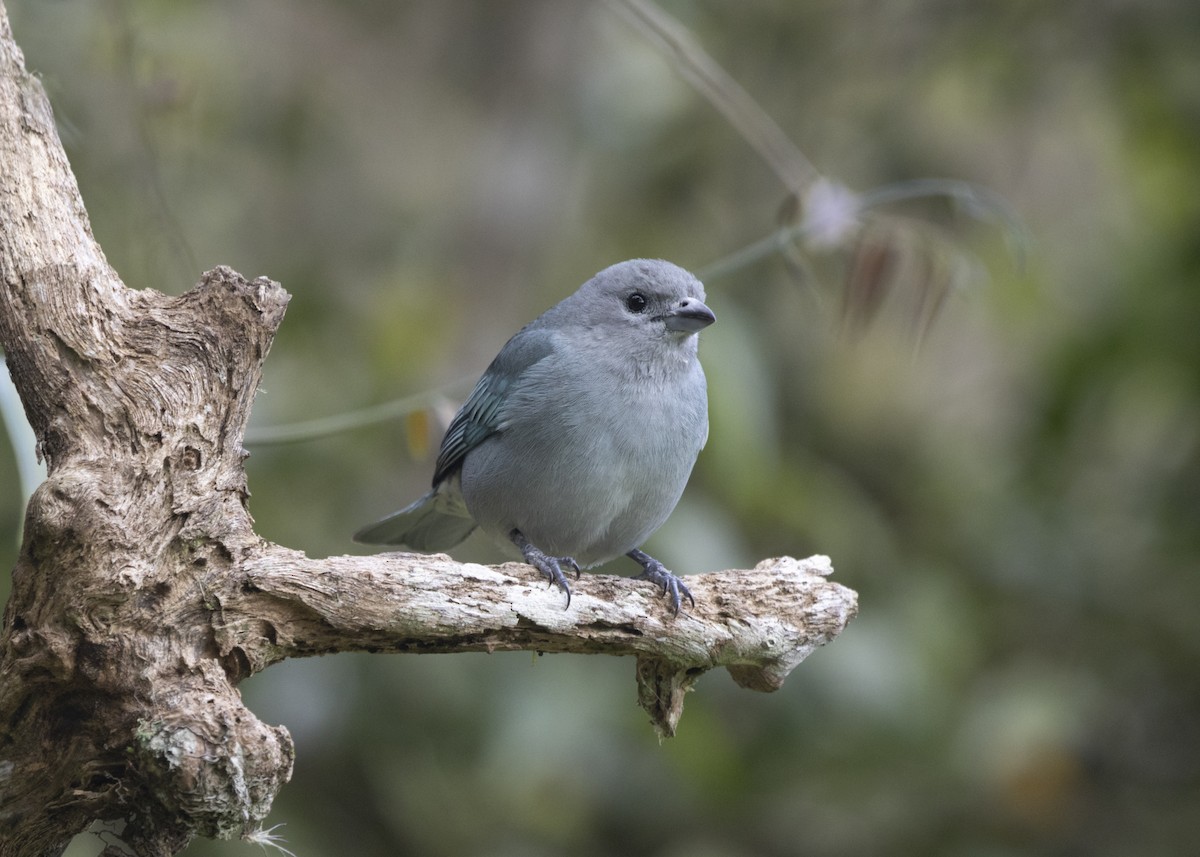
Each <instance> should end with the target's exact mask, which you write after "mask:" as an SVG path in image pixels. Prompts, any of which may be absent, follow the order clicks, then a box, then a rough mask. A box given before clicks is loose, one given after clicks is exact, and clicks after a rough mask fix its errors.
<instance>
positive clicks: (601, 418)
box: [354, 259, 716, 614]
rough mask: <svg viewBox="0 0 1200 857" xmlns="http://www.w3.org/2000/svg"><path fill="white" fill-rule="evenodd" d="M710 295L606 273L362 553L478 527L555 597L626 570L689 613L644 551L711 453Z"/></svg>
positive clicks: (457, 431)
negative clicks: (701, 351)
mask: <svg viewBox="0 0 1200 857" xmlns="http://www.w3.org/2000/svg"><path fill="white" fill-rule="evenodd" d="M715 320H716V316H714V315H713V312H712V310H710V309H709V308H708V307H707V306H705V305H704V286H703V285H702V284H701V283H700V281H699V280H697V279H696V278H695V277H694V276H692V275H691V274H689V273H688V272H687V271H685V270H683V269H682V268H679V267H677V266H675V265H672V264H671V263H670V262H664V261H662V260H657V259H656V260H650V259H633V260H631V261H627V262H620V263H618V264H616V265H613V266H612V267H609V268H606V269H604V270H603V271H601V272H600V273H598V274H596V276H594V277H592V278H591V279H590V280H588V281H587V282H586V283H584V284H583V286H581V287H580V289H579V290H578V291H577V292H575V294H573V295H571V296H570V297H568V298H566V299H565V300H563V301H561V302H560V303H558V304H556V305H555V306H553V307H551V308H550V309H548V310H547V311H546V312H544V313H543V314H542V315H540V316H539V317H538V318H536V319H534V320H533V321H531V322H530V323H529V324H527V325H525V327H523V328H522V329H521V330H520V331H519V332H518V333H517V334H516V335H515V336H514V337H513V338H512V339H510V340H509V341H508V342H507V343H506V344H505V346H504V347H503V348H501V349H500V353H499V354H497V355H496V359H494V360H493V361H492V363H491V365H490V366H488V368H487V371H486V372H484V373H483V377H482V378H480V379H479V383H477V384H476V385H475V389H474V390H473V391H472V392H471V395H470V397H469V398H468V399H467V401H466V403H465V404H464V405H463V406H462V408H460V409H459V411H458V413H457V414H456V415H455V417H454V419H453V420H452V421H451V423H450V426H449V428H447V430H446V436H445V437H444V438H443V439H442V445H441V449H440V450H439V452H438V458H437V465H436V467H435V468H434V473H433V489H432V490H431V491H430V492H429V493H427V494H425V495H424V496H423V497H421V498H420V499H419V500H417V501H416V502H415V503H413V504H412V505H410V506H407V507H406V508H404V509H401V510H400V511H399V512H395V513H393V514H391V515H389V516H388V517H386V518H384V519H383V520H381V521H379V522H377V523H374V524H371V525H370V526H368V527H364V528H363V529H361V530H359V531H358V532H357V533H356V534H355V536H354V539H355V541H358V542H364V543H367V544H389V545H405V546H407V547H410V548H413V549H415V550H420V551H444V550H446V549H448V548H451V547H453V546H454V545H456V544H458V543H459V542H461V541H462V540H463V539H465V538H466V537H467V536H468V535H470V533H471V532H472V531H473V530H474V529H475V527H476V526H478V527H481V528H482V529H483V531H484V532H485V533H488V534H489V535H491V536H492V537H493V538H495V539H496V540H497V541H499V542H500V543H501V544H510V545H515V546H516V548H518V549H519V550H520V552H521V555H522V556H523V557H524V558H525V561H526V562H527V563H529V564H530V565H532V566H534V567H535V568H537V569H538V570H539V571H541V572H542V574H544V575H546V577H548V578H549V580H550V582H551V584H558V586H560V587H561V588H562V590H563V591H564V592H565V593H566V594H567V606H570V603H571V587H570V586H569V584H568V583H567V578H566V576H565V575H564V573H563V572H564V569H570V570H571V571H573V572H574V573H575V576H576V577H578V576H579V570H580V568H581V567H582V568H590V567H592V566H595V565H599V564H600V563H603V562H607V561H608V560H610V559H613V558H615V557H618V556H621V555H622V554H624V555H625V556H628V557H630V558H631V559H633V560H634V561H635V562H637V563H638V564H639V565H641V567H642V569H643V571H642V573H641V574H640V575H638V578H637V579H639V580H649V581H651V582H652V583H654V584H656V585H658V586H659V587H660V588H661V589H662V591H663V594H664V595H669V596H670V599H671V604H672V606H673V607H674V610H675V613H676V614H678V613H679V608H680V597H681V595H682V596H683V597H686V598H687V599H688V600H689V601H691V602H692V604H693V606H694V605H695V599H694V598H693V597H692V593H691V592H689V591H688V588H687V587H686V586H684V584H683V582H682V581H681V580H680V579H679V578H678V577H676V576H675V575H674V574H672V573H671V572H670V571H668V570H667V569H666V568H665V567H664V566H663V564H662V563H661V562H659V561H658V560H656V559H654V558H653V557H651V556H649V555H648V554H646V553H643V552H642V551H641V550H639V549H638V548H639V546H640V545H641V544H642V543H643V542H644V541H645V540H646V539H647V538H649V537H650V534H651V533H653V532H654V531H655V530H657V529H658V528H659V527H660V526H662V524H663V522H664V521H666V519H667V517H668V516H669V515H670V514H671V511H672V510H673V509H674V508H675V504H676V503H677V502H679V497H680V495H681V494H682V493H683V488H684V485H686V484H687V480H688V476H689V475H690V474H691V472H692V465H693V464H695V462H696V456H697V455H698V454H699V452H700V450H701V449H702V448H703V447H704V442H705V440H707V438H708V393H707V388H706V384H705V380H704V370H703V369H701V368H700V361H699V359H697V356H696V347H697V343H698V337H697V335H696V334H697V333H698V332H699V331H701V330H703V329H704V328H706V327H708V326H709V325H710V324H712V323H713V322H714V321H715Z"/></svg>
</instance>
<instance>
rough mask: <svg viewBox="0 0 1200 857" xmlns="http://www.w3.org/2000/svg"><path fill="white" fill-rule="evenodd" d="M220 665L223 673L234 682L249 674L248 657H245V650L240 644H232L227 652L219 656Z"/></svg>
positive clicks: (247, 676)
mask: <svg viewBox="0 0 1200 857" xmlns="http://www.w3.org/2000/svg"><path fill="white" fill-rule="evenodd" d="M221 666H222V667H223V668H224V669H225V675H227V676H228V677H229V680H230V681H231V682H233V683H234V684H237V683H238V682H240V681H241V680H242V679H245V678H249V677H250V675H251V670H250V659H249V658H248V657H246V652H245V651H244V650H243V649H242V648H241V647H240V646H234V647H233V648H232V649H231V650H230V652H229V654H227V655H225V657H223V658H221Z"/></svg>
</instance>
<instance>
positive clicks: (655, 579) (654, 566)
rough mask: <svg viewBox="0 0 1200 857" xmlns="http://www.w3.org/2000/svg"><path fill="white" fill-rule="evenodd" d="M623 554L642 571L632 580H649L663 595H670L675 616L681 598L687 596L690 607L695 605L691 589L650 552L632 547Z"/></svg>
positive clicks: (677, 613)
mask: <svg viewBox="0 0 1200 857" xmlns="http://www.w3.org/2000/svg"><path fill="white" fill-rule="evenodd" d="M625 555H626V556H627V557H629V558H630V559H631V560H633V561H634V562H636V563H637V564H638V565H640V566H641V567H642V573H641V574H639V575H638V576H637V577H635V578H634V580H649V581H650V582H651V583H654V584H657V585H658V587H659V588H660V589H661V590H662V594H663V595H670V596H671V607H672V608H674V610H675V615H676V616H678V615H679V608H680V606H681V604H682V598H687V600H688V601H690V602H691V604H692V607H695V606H696V599H695V598H693V597H692V592H691V590H690V589H688V588H687V587H686V586H684V584H683V581H682V580H680V579H679V577H677V576H676V575H674V574H672V573H671V572H669V571H667V567H666V566H665V565H663V564H662V563H661V562H659V561H658V560H656V559H655V558H654V557H652V556H650V554H648V553H644V552H642V551H640V550H638V549H637V548H634V549H633V550H631V551H630V552H629V553H627V554H625Z"/></svg>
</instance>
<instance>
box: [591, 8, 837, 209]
mask: <svg viewBox="0 0 1200 857" xmlns="http://www.w3.org/2000/svg"><path fill="white" fill-rule="evenodd" d="M609 2H610V4H611V5H612V6H613V7H614V8H615V9H616V10H617V11H618V12H620V13H621V14H622V15H623V17H624V18H625V19H626V20H627V21H629V22H630V23H632V24H633V26H634V27H636V28H637V29H638V30H639V31H640V32H641V33H642V34H643V35H644V36H646V38H648V39H649V40H650V41H652V42H654V44H656V45H658V47H659V48H660V49H661V50H662V51H663V53H665V54H666V55H667V56H668V57H669V58H670V59H671V61H672V63H673V64H674V66H675V68H676V69H678V71H679V73H680V74H681V75H683V77H684V79H685V80H687V81H688V82H689V83H690V84H691V85H692V86H694V87H695V88H696V91H697V92H699V93H700V94H701V95H703V96H704V97H705V98H707V99H708V101H709V103H710V104H712V106H713V107H715V108H716V109H717V110H718V111H719V112H720V113H721V115H723V116H724V117H725V118H726V119H727V120H728V121H729V124H730V125H732V126H733V127H734V128H735V129H736V130H737V132H738V133H739V134H741V135H742V137H743V138H744V139H745V140H746V142H747V143H749V144H750V145H751V146H753V147H754V149H755V151H757V152H758V154H759V155H760V156H761V157H762V159H763V160H764V161H766V162H767V164H768V165H769V166H770V167H771V169H772V170H773V171H774V172H775V175H777V176H778V177H779V180H780V181H781V182H783V185H784V187H786V188H787V189H788V190H789V191H791V192H792V193H794V194H796V196H798V197H803V196H804V195H805V194H806V193H807V191H808V189H809V187H810V186H811V185H812V183H813V182H814V181H816V180H817V179H818V178H819V177H820V173H818V172H817V169H816V167H814V166H813V165H812V162H811V161H809V159H808V158H806V157H805V156H804V153H803V152H801V151H800V149H798V148H797V147H796V144H795V143H793V142H792V141H791V140H790V139H789V138H788V136H787V134H785V133H784V132H783V129H782V128H780V127H779V125H778V124H777V123H776V122H775V120H774V119H772V118H771V116H770V115H769V114H768V113H767V112H766V111H765V110H763V108H762V106H761V105H760V104H759V103H758V102H757V101H755V100H754V98H752V97H751V95H750V93H748V92H746V90H745V89H743V88H742V86H741V84H739V83H738V82H737V81H736V80H734V79H733V77H731V76H730V74H729V73H728V72H727V71H725V69H723V68H721V66H720V65H719V64H718V63H717V62H716V60H714V59H713V58H712V57H710V56H709V55H708V54H707V53H706V52H705V50H704V48H702V47H701V46H700V44H699V42H697V41H696V39H695V38H694V37H693V36H692V34H691V31H689V30H688V29H687V27H685V26H684V25H683V24H681V23H680V22H679V21H677V20H676V19H675V18H672V17H671V16H670V15H668V14H667V13H666V12H664V11H663V10H662V9H660V8H659V7H658V6H656V5H655V4H653V3H650V2H648V0H609Z"/></svg>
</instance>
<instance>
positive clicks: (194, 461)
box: [179, 446, 201, 470]
mask: <svg viewBox="0 0 1200 857" xmlns="http://www.w3.org/2000/svg"><path fill="white" fill-rule="evenodd" d="M200 461H201V456H200V450H198V449H196V447H194V446H185V447H184V448H183V453H182V454H181V455H180V456H179V462H180V463H181V464H182V465H183V466H184V467H186V468H187V469H188V470H199V469H200Z"/></svg>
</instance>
